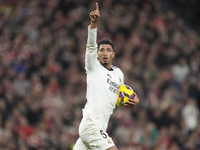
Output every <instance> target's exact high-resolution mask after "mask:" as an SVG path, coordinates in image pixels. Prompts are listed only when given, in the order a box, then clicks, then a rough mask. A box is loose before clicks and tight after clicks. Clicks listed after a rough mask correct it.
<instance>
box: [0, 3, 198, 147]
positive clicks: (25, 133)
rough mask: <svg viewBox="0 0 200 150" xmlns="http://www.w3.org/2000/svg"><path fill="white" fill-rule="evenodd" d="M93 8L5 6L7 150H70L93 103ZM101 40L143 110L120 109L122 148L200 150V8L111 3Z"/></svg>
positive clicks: (2, 46)
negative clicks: (88, 77) (108, 43)
mask: <svg viewBox="0 0 200 150" xmlns="http://www.w3.org/2000/svg"><path fill="white" fill-rule="evenodd" d="M95 2H96V1H93V0H92V1H90V0H60V1H59V0H0V150H47V149H48V150H70V149H71V148H72V146H73V144H74V143H75V141H76V139H77V138H78V125H79V122H80V120H81V117H82V114H81V109H82V108H83V106H84V104H85V102H86V99H85V87H86V82H85V71H84V53H85V47H86V46H85V45H86V39H87V26H88V25H89V24H90V20H89V16H88V14H89V12H90V11H92V10H93V9H94V8H95ZM97 2H98V3H99V6H100V13H101V19H100V21H99V28H98V40H99V39H101V38H104V37H107V38H110V39H112V40H113V41H114V43H115V51H116V57H115V60H114V62H113V63H114V65H116V66H119V67H120V68H121V69H122V71H123V72H124V74H125V83H126V84H128V85H130V86H131V87H132V88H133V89H134V90H135V91H136V92H137V94H138V96H139V98H140V100H141V102H140V104H139V105H138V106H137V107H135V108H133V109H125V108H124V109H123V108H117V109H116V110H115V111H114V114H113V116H112V117H111V119H110V123H109V127H108V133H109V135H110V136H111V137H112V138H113V140H114V141H115V143H116V145H117V146H118V148H119V150H197V149H200V119H199V118H200V117H199V110H200V73H199V69H200V66H199V64H200V35H199V31H200V28H199V25H200V24H199V16H200V3H199V1H198V0H190V1H186V0H169V1H164V0H123V1H122V0H121V1H120V0H109V1H107V0H102V1H100V0H99V1H97Z"/></svg>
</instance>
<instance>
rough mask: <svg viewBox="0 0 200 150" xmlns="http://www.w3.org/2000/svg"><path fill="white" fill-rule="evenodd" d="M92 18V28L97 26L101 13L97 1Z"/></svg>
mask: <svg viewBox="0 0 200 150" xmlns="http://www.w3.org/2000/svg"><path fill="white" fill-rule="evenodd" d="M89 16H90V19H91V26H90V29H94V28H97V24H98V20H99V18H100V13H99V5H98V3H96V10H94V11H92V12H91V13H90V14H89Z"/></svg>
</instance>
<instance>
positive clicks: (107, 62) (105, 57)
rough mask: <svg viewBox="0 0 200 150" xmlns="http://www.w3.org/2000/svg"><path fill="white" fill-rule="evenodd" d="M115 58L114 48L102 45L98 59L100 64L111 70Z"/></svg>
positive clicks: (98, 52)
mask: <svg viewBox="0 0 200 150" xmlns="http://www.w3.org/2000/svg"><path fill="white" fill-rule="evenodd" d="M114 57H115V52H113V49H112V46H111V45H109V44H102V45H100V47H99V50H98V51H97V58H98V60H99V61H100V63H101V64H102V65H103V66H104V67H106V68H108V69H110V68H111V65H112V59H113V58H114Z"/></svg>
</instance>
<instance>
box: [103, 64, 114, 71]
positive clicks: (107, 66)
mask: <svg viewBox="0 0 200 150" xmlns="http://www.w3.org/2000/svg"><path fill="white" fill-rule="evenodd" d="M102 65H103V66H104V67H105V68H106V69H108V70H112V68H111V64H102Z"/></svg>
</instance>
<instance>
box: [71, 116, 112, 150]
mask: <svg viewBox="0 0 200 150" xmlns="http://www.w3.org/2000/svg"><path fill="white" fill-rule="evenodd" d="M79 135H80V137H79V139H78V140H77V141H76V144H75V146H74V148H73V150H94V149H95V150H106V149H108V148H110V147H112V146H115V144H114V142H113V141H112V139H111V138H110V137H109V136H108V134H107V133H106V131H104V130H103V128H102V127H100V126H99V125H98V123H96V122H94V121H92V120H91V119H82V121H81V124H80V126H79Z"/></svg>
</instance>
